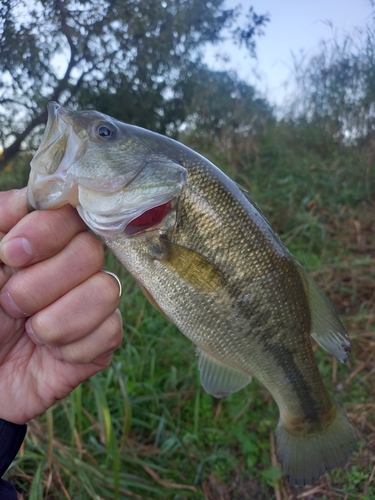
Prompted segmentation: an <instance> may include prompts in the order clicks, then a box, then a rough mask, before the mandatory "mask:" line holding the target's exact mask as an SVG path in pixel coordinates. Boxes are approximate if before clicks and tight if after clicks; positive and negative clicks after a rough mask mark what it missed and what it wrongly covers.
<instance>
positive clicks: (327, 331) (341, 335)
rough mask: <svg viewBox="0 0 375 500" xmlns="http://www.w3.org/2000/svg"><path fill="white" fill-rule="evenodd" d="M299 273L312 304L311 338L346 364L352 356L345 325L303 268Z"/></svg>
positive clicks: (300, 268)
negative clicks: (350, 355)
mask: <svg viewBox="0 0 375 500" xmlns="http://www.w3.org/2000/svg"><path fill="white" fill-rule="evenodd" d="M299 271H300V274H301V277H302V280H303V283H304V285H305V290H306V294H307V297H308V300H309V304H310V311H311V323H312V325H311V336H312V337H313V338H314V339H315V340H316V341H317V342H318V344H319V345H320V346H321V347H323V349H325V350H326V351H328V352H329V353H330V354H332V356H335V358H337V359H338V360H339V361H340V362H341V363H345V361H346V360H347V359H348V356H349V354H350V339H349V336H348V334H347V332H346V330H345V328H344V325H343V324H342V323H341V321H340V319H339V317H338V316H337V314H336V312H335V310H334V309H333V307H332V304H331V303H330V302H329V300H328V299H327V297H326V296H325V295H324V293H323V292H322V290H321V289H320V288H319V287H318V285H317V284H316V283H315V281H314V280H313V279H312V278H310V276H309V275H308V274H307V273H306V271H305V270H304V269H303V268H302V267H299Z"/></svg>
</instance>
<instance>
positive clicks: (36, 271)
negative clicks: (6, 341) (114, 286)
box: [0, 232, 104, 318]
mask: <svg viewBox="0 0 375 500" xmlns="http://www.w3.org/2000/svg"><path fill="white" fill-rule="evenodd" d="M103 258H104V251H103V248H102V246H101V244H100V242H99V241H98V240H97V239H96V238H95V236H93V235H92V234H90V233H88V232H83V233H79V234H77V235H76V236H75V237H74V238H73V239H72V240H71V241H70V243H69V244H68V245H67V246H66V247H65V248H64V249H63V250H62V251H61V252H59V253H58V254H56V255H54V256H53V257H51V258H49V259H47V260H44V261H42V262H38V263H36V264H34V265H32V266H30V267H27V268H25V269H21V270H20V271H19V272H17V273H15V274H14V275H13V276H12V277H11V278H10V279H9V280H8V281H7V283H6V284H5V285H4V287H3V289H2V291H1V294H0V305H1V306H2V307H3V309H4V310H5V311H6V312H7V313H8V314H9V315H10V316H12V317H13V318H22V317H25V316H32V315H33V314H35V313H36V312H37V311H40V310H42V309H44V308H45V307H47V306H48V305H50V304H52V303H53V302H55V301H56V300H57V299H59V298H60V297H62V296H63V295H65V294H66V293H67V292H68V291H69V290H71V289H73V288H74V287H76V286H77V285H79V284H80V283H83V282H84V281H85V280H86V279H87V278H89V277H90V276H92V275H93V274H95V273H96V272H98V271H99V270H100V269H101V268H102V267H103Z"/></svg>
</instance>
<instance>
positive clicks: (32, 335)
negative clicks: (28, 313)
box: [25, 320, 44, 346]
mask: <svg viewBox="0 0 375 500" xmlns="http://www.w3.org/2000/svg"><path fill="white" fill-rule="evenodd" d="M25 330H26V333H27V335H28V336H29V337H30V340H32V341H33V342H34V344H35V345H37V346H41V345H44V342H42V341H40V340H39V339H38V337H37V336H36V335H35V333H34V330H33V327H32V326H31V321H30V320H29V321H26V324H25Z"/></svg>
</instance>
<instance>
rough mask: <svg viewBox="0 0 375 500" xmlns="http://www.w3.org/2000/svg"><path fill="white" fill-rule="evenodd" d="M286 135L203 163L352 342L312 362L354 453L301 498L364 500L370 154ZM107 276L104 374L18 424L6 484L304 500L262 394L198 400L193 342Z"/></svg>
mask: <svg viewBox="0 0 375 500" xmlns="http://www.w3.org/2000/svg"><path fill="white" fill-rule="evenodd" d="M289 126H290V125H287V124H280V125H278V126H276V127H275V128H272V129H270V130H269V131H268V135H266V136H265V137H263V138H262V143H261V144H260V145H259V151H260V153H259V156H258V157H257V158H256V159H255V160H254V162H253V163H252V164H251V165H248V166H246V168H245V167H244V168H243V169H242V170H241V169H240V170H238V169H237V170H236V172H233V171H232V172H231V170H230V168H228V165H227V164H226V162H225V158H222V157H221V156H220V155H219V157H217V158H216V157H215V155H214V154H212V152H207V154H208V156H211V158H212V159H213V160H214V161H215V162H217V163H218V164H219V166H221V167H222V168H224V169H225V170H226V171H227V172H228V173H231V174H232V175H233V177H234V178H235V179H236V180H237V181H239V182H241V183H242V184H243V185H245V186H247V187H248V188H249V190H250V192H251V194H252V196H253V197H254V198H255V199H256V200H257V202H258V203H259V205H260V207H261V208H262V210H263V211H264V212H265V214H266V215H267V217H268V218H269V220H270V221H271V223H272V224H273V226H274V227H275V228H276V230H277V231H278V232H279V233H280V234H281V237H282V239H283V240H284V241H285V243H286V244H287V245H288V247H289V248H290V250H291V251H292V252H293V253H294V255H295V256H296V257H297V258H298V260H300V262H301V263H302V264H303V265H304V266H305V267H306V268H307V270H308V271H309V272H311V273H312V275H313V276H314V278H315V279H316V280H317V281H318V283H319V284H320V285H321V286H322V287H323V288H324V290H325V291H326V292H327V294H328V295H329V296H330V298H331V300H332V302H333V303H334V305H335V307H336V308H337V310H338V312H339V313H340V314H341V315H342V318H343V321H344V322H345V324H346V326H347V328H348V331H349V333H350V335H351V337H352V339H353V354H352V356H351V357H350V360H349V363H348V366H346V367H345V366H341V365H339V366H338V364H337V363H335V362H334V361H333V359H332V357H331V356H330V355H329V354H327V353H325V352H324V351H322V350H321V349H318V350H316V356H317V359H318V363H319V368H320V370H321V374H322V376H323V379H324V382H325V384H326V386H327V387H328V389H329V391H330V392H331V393H332V395H333V396H334V398H335V399H336V400H337V401H338V402H339V403H340V404H342V405H343V406H344V407H345V409H346V410H347V411H348V414H349V416H350V418H351V419H352V421H353V423H354V425H355V426H356V429H357V431H358V434H359V438H360V443H359V445H358V447H357V449H356V451H355V453H354V454H353V457H352V459H351V461H350V462H349V464H348V466H347V468H345V469H340V470H335V471H332V472H331V473H330V474H328V475H326V476H324V477H323V478H322V479H321V480H320V481H318V483H317V484H316V485H314V490H313V492H312V493H311V496H309V497H308V498H322V499H323V498H327V499H328V498H329V499H331V498H345V499H346V500H351V499H362V500H364V499H366V500H367V499H375V478H374V480H371V482H370V479H371V478H373V476H374V470H375V469H374V465H375V463H374V458H373V457H374V455H375V445H374V444H373V443H374V442H375V404H374V403H373V402H374V392H373V379H374V366H375V359H374V354H372V353H373V352H375V326H374V324H375V321H374V320H375V303H374V295H373V283H374V282H375V264H374V254H373V249H374V245H375V237H374V234H375V231H374V229H375V227H374V220H375V207H374V204H373V200H374V193H375V177H374V176H375V173H374V170H375V169H374V168H372V167H371V168H370V169H369V155H370V150H369V149H366V148H365V147H362V148H357V147H355V146H353V147H348V148H347V149H346V150H342V148H341V149H340V148H336V149H335V148H334V147H333V148H332V151H330V152H329V154H327V153H326V152H324V153H322V152H321V151H320V149H319V148H318V147H315V146H314V147H311V144H307V145H306V144H304V141H305V142H306V141H307V138H306V137H300V138H299V140H298V141H296V140H295V138H294V135H293V134H294V132H293V133H292V132H291V131H290V129H288V127H289ZM299 133H300V134H302V132H301V131H299ZM306 134H307V132H306ZM314 144H315V143H314ZM243 164H244V165H246V162H245V161H244V162H243ZM353 165H355V166H356V168H353ZM14 172H15V175H13V176H12V173H14ZM25 178H26V175H25V173H24V169H22V168H18V167H17V166H13V167H12V169H10V171H9V172H5V173H3V174H2V175H1V176H0V185H1V186H2V188H5V187H17V186H20V185H22V184H24V182H25ZM106 266H107V268H108V269H111V270H113V271H114V272H116V273H117V274H118V275H119V276H120V277H121V280H122V282H123V288H124V292H123V296H122V299H121V304H120V308H121V311H122V315H123V322H124V333H125V339H124V342H123V345H122V347H121V348H120V349H119V350H118V351H117V352H116V354H115V356H114V360H113V363H112V365H111V367H110V368H109V369H108V370H106V371H105V372H104V373H101V374H98V375H96V376H95V377H93V378H92V379H91V380H89V381H87V382H85V383H84V384H82V386H80V387H78V388H77V389H76V390H75V391H74V392H73V393H72V394H71V395H70V397H68V398H66V399H65V400H64V401H62V402H59V403H57V404H56V405H55V406H54V407H53V408H52V409H51V410H49V411H48V412H47V413H46V414H45V415H42V416H41V417H39V418H38V419H36V421H34V422H31V423H30V425H29V431H28V435H27V438H26V442H25V445H24V447H23V448H22V450H21V452H20V454H19V455H18V457H17V459H16V460H15V462H14V463H13V465H12V467H11V469H10V471H9V472H8V474H7V476H8V477H9V478H10V480H11V481H12V482H13V483H14V484H16V485H17V487H18V488H19V489H20V491H21V492H23V498H25V499H26V498H27V499H30V500H33V499H38V500H40V499H49V500H52V499H56V500H60V499H61V500H62V499H69V498H71V499H82V500H86V499H87V500H89V499H96V500H98V499H109V498H111V499H112V498H113V499H142V500H143V499H144V500H148V499H150V500H151V499H163V500H168V499H171V500H172V499H173V500H183V499H195V500H203V499H204V500H212V499H215V500H216V499H225V500H226V499H231V500H232V499H233V500H247V499H248V500H250V499H256V500H270V499H274V498H275V499H276V500H280V499H287V498H289V499H296V498H307V491H308V489H309V487H307V488H305V489H304V488H291V487H289V486H288V485H287V484H286V483H285V481H284V480H283V479H282V477H281V471H280V468H279V466H278V465H277V463H275V460H274V459H273V458H272V456H273V455H272V453H271V451H272V449H273V446H274V430H275V426H276V423H277V419H278V410H277V407H276V404H275V403H274V402H273V400H272V398H271V397H270V396H269V394H268V392H267V391H266V390H265V389H264V388H263V387H262V386H261V385H260V384H259V383H258V382H257V381H256V380H253V382H252V383H251V384H250V385H249V386H248V387H246V388H245V389H244V390H242V391H240V392H239V393H236V394H233V395H232V396H230V397H228V398H226V399H225V400H222V401H218V400H216V399H214V398H212V397H211V396H209V395H208V394H206V393H205V392H204V391H203V389H202V387H201V385H200V382H199V375H198V370H197V357H196V355H195V349H194V346H193V345H192V343H191V342H190V341H188V340H187V339H186V338H185V337H184V336H183V335H182V334H181V333H180V332H179V331H178V330H177V328H176V327H175V326H174V325H172V324H171V323H169V322H168V321H167V320H166V319H164V318H163V317H162V316H161V315H160V314H159V313H158V312H157V311H156V310H155V309H153V308H152V306H151V305H150V304H149V303H148V302H147V300H146V299H145V298H144V297H143V295H142V294H141V292H140V291H139V289H138V288H137V286H136V285H135V283H134V280H133V278H132V277H131V276H129V275H128V274H127V272H126V271H125V270H124V269H123V267H122V266H121V265H120V264H119V263H118V261H117V260H116V259H115V258H114V257H113V256H112V255H110V254H108V255H107V263H106ZM310 489H311V488H310ZM303 492H305V493H306V495H305V496H304V497H301V496H298V495H299V494H303ZM309 495H310V494H309Z"/></svg>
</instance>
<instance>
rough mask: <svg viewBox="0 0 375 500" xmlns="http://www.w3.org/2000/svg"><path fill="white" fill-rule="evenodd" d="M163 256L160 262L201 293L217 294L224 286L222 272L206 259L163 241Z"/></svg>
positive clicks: (187, 249) (192, 251)
mask: <svg viewBox="0 0 375 500" xmlns="http://www.w3.org/2000/svg"><path fill="white" fill-rule="evenodd" d="M161 246H162V249H163V255H162V257H160V258H159V259H158V260H159V261H160V262H162V264H164V265H165V266H166V267H167V268H168V269H170V270H171V271H172V272H173V273H175V274H177V275H178V276H179V277H180V278H181V279H183V280H184V281H186V282H187V283H189V284H190V285H191V286H193V287H194V288H195V289H196V290H197V291H199V292H215V291H216V290H218V289H220V287H221V286H223V284H224V281H223V278H222V275H221V272H220V270H219V269H218V268H217V267H216V266H215V265H214V264H213V263H212V262H211V261H210V260H209V259H207V258H206V257H204V256H203V255H201V254H199V253H197V252H195V251H194V250H190V249H189V248H186V247H183V246H181V245H178V244H176V243H172V242H171V241H169V240H167V239H164V238H163V239H161Z"/></svg>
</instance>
